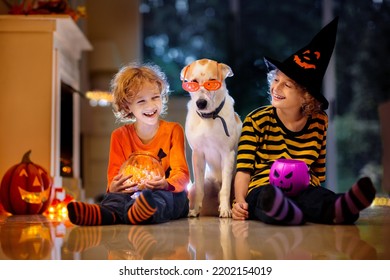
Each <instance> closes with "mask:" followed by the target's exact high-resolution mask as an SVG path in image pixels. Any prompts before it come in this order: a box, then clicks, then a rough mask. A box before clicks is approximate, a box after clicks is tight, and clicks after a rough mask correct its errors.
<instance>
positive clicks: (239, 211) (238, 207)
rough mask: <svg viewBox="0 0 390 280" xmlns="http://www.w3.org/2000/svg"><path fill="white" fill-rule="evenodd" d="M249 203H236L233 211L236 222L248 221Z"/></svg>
mask: <svg viewBox="0 0 390 280" xmlns="http://www.w3.org/2000/svg"><path fill="white" fill-rule="evenodd" d="M248 215H249V212H248V203H246V202H240V203H238V202H237V203H235V204H234V206H233V209H232V216H233V219H234V220H245V219H248Z"/></svg>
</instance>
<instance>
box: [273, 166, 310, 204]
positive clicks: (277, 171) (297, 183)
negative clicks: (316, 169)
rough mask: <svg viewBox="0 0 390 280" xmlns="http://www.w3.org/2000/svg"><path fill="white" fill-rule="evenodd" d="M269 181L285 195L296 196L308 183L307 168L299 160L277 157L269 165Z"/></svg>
mask: <svg viewBox="0 0 390 280" xmlns="http://www.w3.org/2000/svg"><path fill="white" fill-rule="evenodd" d="M269 181H270V184H271V185H273V186H274V187H278V188H280V189H281V190H282V191H283V193H284V194H285V195H287V196H296V195H297V194H298V193H299V192H301V191H302V190H303V189H306V188H307V187H308V186H309V184H310V174H309V169H308V167H307V165H306V163H305V162H303V161H301V160H295V159H278V160H276V161H275V162H274V163H273V164H272V166H271V170H270V174H269Z"/></svg>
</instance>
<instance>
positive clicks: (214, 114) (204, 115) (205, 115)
mask: <svg viewBox="0 0 390 280" xmlns="http://www.w3.org/2000/svg"><path fill="white" fill-rule="evenodd" d="M223 105H225V99H224V100H223V101H222V102H221V104H220V105H219V106H218V107H217V109H215V111H213V112H211V113H201V112H199V111H196V112H197V113H198V115H199V116H200V117H201V118H204V119H211V118H212V119H213V120H215V119H216V118H219V119H220V120H221V122H222V125H223V129H224V130H225V133H226V136H227V137H230V135H229V131H228V128H227V125H226V121H225V119H224V118H222V117H221V116H219V115H218V114H219V112H221V110H222V108H223Z"/></svg>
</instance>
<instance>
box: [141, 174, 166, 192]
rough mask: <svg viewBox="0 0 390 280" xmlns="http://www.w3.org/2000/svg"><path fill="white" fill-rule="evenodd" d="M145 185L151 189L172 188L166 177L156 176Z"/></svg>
mask: <svg viewBox="0 0 390 280" xmlns="http://www.w3.org/2000/svg"><path fill="white" fill-rule="evenodd" d="M144 187H145V188H146V189H150V190H171V189H170V188H169V184H168V182H167V180H166V179H165V177H160V176H155V177H154V178H153V179H151V180H147V181H146V182H145V183H144Z"/></svg>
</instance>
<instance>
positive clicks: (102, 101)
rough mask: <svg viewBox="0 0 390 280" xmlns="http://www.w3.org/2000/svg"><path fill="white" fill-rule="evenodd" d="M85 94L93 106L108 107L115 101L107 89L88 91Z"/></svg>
mask: <svg viewBox="0 0 390 280" xmlns="http://www.w3.org/2000/svg"><path fill="white" fill-rule="evenodd" d="M85 96H86V97H87V98H88V99H89V104H90V105H91V106H93V107H96V106H100V107H107V106H110V104H111V103H112V102H113V96H112V94H111V93H110V92H106V91H87V93H86V94H85Z"/></svg>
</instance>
